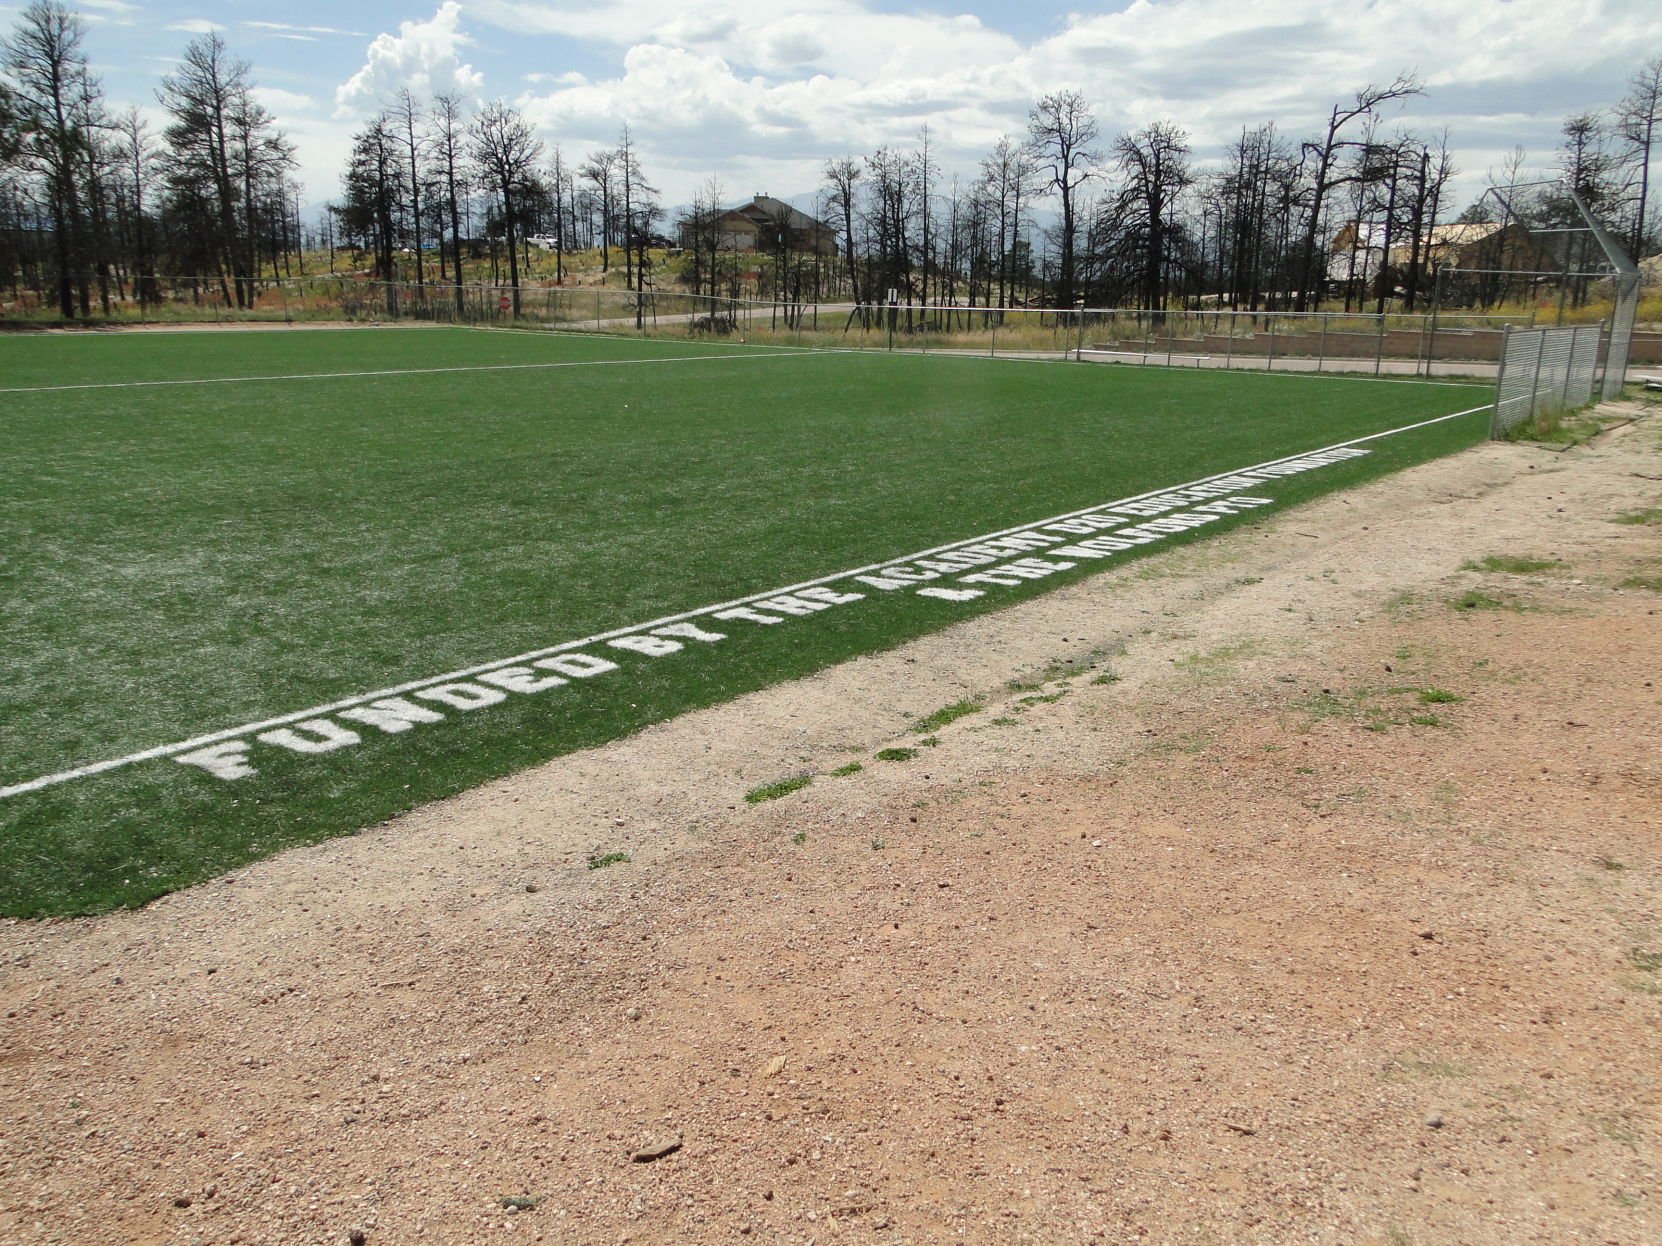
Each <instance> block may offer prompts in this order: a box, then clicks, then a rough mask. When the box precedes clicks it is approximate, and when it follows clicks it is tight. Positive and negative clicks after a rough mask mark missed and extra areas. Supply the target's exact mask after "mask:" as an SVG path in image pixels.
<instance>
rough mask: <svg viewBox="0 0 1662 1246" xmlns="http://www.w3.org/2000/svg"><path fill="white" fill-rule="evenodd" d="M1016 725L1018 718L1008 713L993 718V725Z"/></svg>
mask: <svg viewBox="0 0 1662 1246" xmlns="http://www.w3.org/2000/svg"><path fill="white" fill-rule="evenodd" d="M1015 725H1016V720H1015V719H1014V718H1011V717H1010V716H1009V715H1008V714H1000V715H999V716H998V717H997V718H995V719H993V720H992V726H994V727H1014V726H1015Z"/></svg>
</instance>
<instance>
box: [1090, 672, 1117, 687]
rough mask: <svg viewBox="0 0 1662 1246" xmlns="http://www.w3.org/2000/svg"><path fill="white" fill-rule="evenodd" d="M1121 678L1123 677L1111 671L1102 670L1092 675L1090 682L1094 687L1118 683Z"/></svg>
mask: <svg viewBox="0 0 1662 1246" xmlns="http://www.w3.org/2000/svg"><path fill="white" fill-rule="evenodd" d="M1122 678H1124V677H1123V676H1121V675H1116V674H1115V673H1114V672H1113V671H1103V672H1102V674H1100V675H1092V676H1091V683H1092V685H1093V686H1095V687H1107V686H1108V685H1109V684H1117V683H1119V681H1120V680H1121V679H1122Z"/></svg>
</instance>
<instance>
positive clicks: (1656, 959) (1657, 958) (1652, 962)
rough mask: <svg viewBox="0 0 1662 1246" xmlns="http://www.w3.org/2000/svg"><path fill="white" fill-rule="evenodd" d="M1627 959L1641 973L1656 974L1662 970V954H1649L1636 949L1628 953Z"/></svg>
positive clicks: (1642, 949)
mask: <svg viewBox="0 0 1662 1246" xmlns="http://www.w3.org/2000/svg"><path fill="white" fill-rule="evenodd" d="M1627 959H1628V963H1629V964H1631V965H1632V966H1633V967H1634V968H1635V969H1637V970H1638V971H1639V972H1640V973H1655V972H1656V971H1657V970H1658V969H1662V952H1648V951H1646V950H1645V949H1644V948H1637V947H1636V948H1633V949H1631V950H1630V951H1629V952H1628V954H1627Z"/></svg>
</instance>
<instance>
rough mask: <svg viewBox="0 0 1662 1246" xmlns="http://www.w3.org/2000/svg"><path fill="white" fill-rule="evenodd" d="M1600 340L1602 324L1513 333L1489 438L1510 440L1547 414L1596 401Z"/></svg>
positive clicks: (1503, 358)
mask: <svg viewBox="0 0 1662 1246" xmlns="http://www.w3.org/2000/svg"><path fill="white" fill-rule="evenodd" d="M1600 336H1601V335H1600V331H1599V328H1598V326H1596V325H1578V326H1576V327H1574V328H1566V329H1526V330H1522V331H1514V330H1508V331H1507V333H1506V336H1505V349H1504V350H1503V351H1502V352H1501V359H1500V374H1499V376H1498V377H1497V378H1496V380H1495V405H1494V411H1493V413H1492V414H1491V415H1490V417H1489V435H1490V436H1491V437H1495V438H1499V437H1504V436H1506V435H1507V434H1508V433H1510V432H1512V431H1513V430H1514V429H1516V428H1519V427H1521V426H1523V425H1527V424H1529V423H1531V422H1532V421H1534V420H1536V419H1538V418H1540V417H1542V416H1551V415H1557V414H1560V413H1562V412H1564V411H1572V410H1574V409H1575V408H1577V407H1582V406H1586V405H1587V404H1588V403H1589V402H1591V401H1592V400H1593V392H1594V382H1595V380H1596V378H1597V375H1598V364H1599V339H1600Z"/></svg>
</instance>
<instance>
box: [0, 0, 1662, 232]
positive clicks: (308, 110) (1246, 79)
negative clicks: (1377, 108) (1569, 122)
mask: <svg viewBox="0 0 1662 1246" xmlns="http://www.w3.org/2000/svg"><path fill="white" fill-rule="evenodd" d="M21 7H22V6H21V3H20V0H0V25H3V26H4V27H6V28H9V27H10V26H11V24H12V22H13V20H15V16H16V13H17V12H18V10H19V9H20V8H21ZM70 7H71V8H74V9H76V10H77V11H79V12H80V13H81V14H82V16H83V17H85V18H86V19H87V20H88V23H89V27H90V29H89V37H88V51H89V53H90V55H91V57H92V60H93V62H94V64H95V65H96V67H97V68H98V70H99V72H100V73H101V74H102V75H103V78H104V81H105V85H106V90H107V93H108V95H109V97H110V99H111V100H112V102H114V103H116V104H118V105H124V104H126V103H128V102H136V103H139V104H141V105H144V106H146V107H147V108H149V109H151V110H152V111H154V110H155V96H154V91H155V87H156V85H157V83H158V81H159V79H160V77H161V75H162V74H163V73H165V72H166V70H167V68H168V67H169V66H170V65H171V64H172V63H174V61H175V60H176V58H177V57H178V54H179V52H180V50H181V49H182V48H183V47H184V45H185V43H186V42H187V41H188V40H189V39H190V38H191V37H192V36H193V34H195V33H199V32H202V31H206V30H210V29H218V30H220V31H221V32H222V34H223V35H224V38H225V39H226V41H227V42H228V44H229V45H230V47H231V49H232V51H233V52H234V53H235V54H237V55H238V56H240V57H242V58H243V59H245V60H248V61H249V62H251V63H252V65H253V71H254V72H253V76H254V79H255V81H256V82H257V83H258V84H259V87H260V89H261V92H262V99H263V100H264V102H265V103H266V105H267V107H269V108H270V109H271V111H272V112H273V113H274V114H275V115H276V116H277V118H278V120H279V122H280V123H281V124H282V125H283V127H284V128H285V129H286V130H287V131H288V132H289V134H290V136H291V137H292V138H293V139H294V140H295V141H296V143H297V145H298V147H299V153H300V161H301V177H302V180H303V181H304V184H305V188H306V189H305V198H306V199H307V200H308V201H311V202H321V201H323V200H325V199H328V198H330V197H333V196H334V195H336V194H337V193H338V187H339V174H340V169H341V166H342V165H343V163H344V159H345V155H346V152H347V149H348V147H349V145H350V138H351V134H352V131H353V130H354V129H355V128H357V127H358V126H360V125H361V124H362V123H363V121H364V119H365V117H366V116H368V115H369V114H370V113H371V112H373V111H374V110H375V108H377V107H378V106H380V105H381V104H383V103H384V102H386V101H387V99H389V98H390V95H391V93H392V92H393V91H394V90H396V89H397V88H398V86H400V85H408V86H410V87H411V88H412V89H413V90H415V91H416V92H418V93H426V92H428V91H432V90H458V91H460V92H462V93H463V94H464V95H465V96H467V97H469V98H471V99H475V100H485V99H491V98H497V97H500V98H503V99H506V100H508V101H509V102H511V103H513V104H515V105H517V106H518V107H520V108H521V109H523V110H524V111H525V113H526V114H527V116H529V117H530V118H531V119H532V120H533V121H534V122H535V124H536V125H537V126H538V128H539V131H540V132H541V134H542V135H543V137H544V139H545V140H546V141H547V142H549V143H550V144H553V143H556V142H558V143H559V144H560V145H561V146H562V147H563V149H564V150H565V152H566V153H567V154H568V155H572V156H578V157H580V156H581V155H582V154H583V153H585V152H587V151H589V150H592V149H593V148H595V147H598V146H601V145H605V144H609V143H611V142H613V141H615V139H616V136H617V132H618V129H619V127H620V126H621V125H622V124H623V123H624V122H625V121H627V122H628V123H629V124H630V126H631V129H632V131H633V132H634V134H635V136H636V138H637V140H638V142H639V144H640V150H641V154H642V157H643V162H644V167H645V169H646V171H647V174H648V176H649V177H651V178H652V179H653V180H654V181H655V182H656V183H657V185H658V186H659V187H660V188H661V189H662V191H663V192H664V197H665V199H666V200H667V201H668V202H670V203H682V202H685V201H687V200H688V199H690V198H691V196H692V194H693V191H694V189H695V188H696V187H698V186H699V185H700V184H701V183H703V182H704V181H705V180H706V179H707V178H709V177H711V176H712V175H713V176H715V177H717V178H718V179H719V180H720V182H721V184H722V186H723V188H724V189H725V191H726V197H727V198H728V199H730V200H739V199H742V198H745V197H747V196H748V195H749V194H750V193H752V192H755V191H768V192H769V193H772V194H776V195H799V194H803V193H810V192H812V191H813V190H814V189H815V188H816V187H817V185H818V184H819V181H820V177H819V169H820V168H821V166H822V165H823V163H824V162H825V160H826V159H827V158H829V157H833V156H837V155H842V154H846V153H852V154H856V155H858V154H864V153H866V152H870V151H872V150H874V149H875V148H876V147H878V146H879V145H882V144H889V145H892V146H900V147H909V146H912V145H914V144H915V143H916V141H917V136H918V133H919V131H920V130H921V128H922V127H923V126H924V125H928V126H929V128H930V131H931V134H932V142H933V143H934V144H935V146H936V150H937V153H938V155H939V156H940V159H941V164H942V166H943V168H944V169H945V170H946V171H947V173H948V174H951V173H953V172H958V173H960V174H962V175H964V176H966V177H968V176H971V175H973V172H974V167H975V163H976V161H977V160H978V159H979V158H980V156H981V155H982V154H983V153H984V152H985V151H986V150H987V148H989V147H990V146H991V145H992V143H993V142H995V141H996V140H997V138H998V136H999V135H1000V134H1004V133H1009V134H1019V133H1020V132H1021V131H1022V128H1023V126H1024V123H1025V116H1026V112H1027V109H1028V107H1029V106H1030V105H1031V103H1032V101H1033V100H1034V99H1036V98H1037V97H1038V96H1039V95H1041V94H1043V93H1044V92H1046V91H1050V90H1055V89H1057V88H1060V87H1073V88H1078V89H1080V90H1082V91H1084V92H1085V93H1086V95H1087V96H1088V97H1089V98H1090V99H1091V100H1092V101H1093V103H1094V104H1095V106H1096V109H1097V112H1098V115H1099V117H1100V120H1101V123H1102V129H1103V132H1104V135H1105V136H1106V135H1111V134H1113V133H1114V132H1116V131H1117V130H1119V129H1121V128H1123V127H1129V126H1138V125H1142V124H1145V123H1147V122H1149V121H1154V120H1160V119H1171V120H1175V121H1176V122H1178V123H1179V124H1180V125H1182V126H1184V127H1186V128H1187V129H1188V130H1189V131H1190V132H1191V134H1192V136H1193V141H1194V147H1195V154H1196V157H1197V159H1198V160H1200V161H1202V162H1205V161H1207V160H1211V159H1215V158H1216V156H1217V154H1218V152H1219V150H1220V148H1221V146H1222V144H1224V143H1226V142H1227V141H1228V140H1229V139H1230V138H1231V137H1232V136H1233V135H1235V134H1237V133H1238V132H1239V130H1240V128H1241V127H1242V126H1243V125H1256V124H1258V123H1260V122H1263V121H1267V120H1274V121H1276V122H1278V123H1279V125H1280V126H1281V128H1282V130H1283V131H1284V132H1285V133H1287V134H1289V135H1291V136H1293V137H1295V138H1296V137H1301V136H1303V135H1305V134H1307V133H1310V132H1311V131H1313V130H1314V129H1315V128H1316V127H1317V126H1318V125H1319V124H1320V123H1321V122H1322V120H1323V119H1324V117H1325V114H1326V112H1327V110H1328V108H1330V107H1331V106H1332V104H1333V103H1334V102H1335V101H1337V100H1339V99H1341V98H1344V97H1345V96H1346V95H1348V94H1349V93H1350V92H1351V91H1353V90H1354V89H1355V88H1357V87H1359V86H1361V85H1363V84H1365V83H1367V82H1371V81H1384V80H1388V79H1389V78H1391V77H1393V76H1394V75H1395V74H1396V73H1397V72H1398V71H1399V70H1402V69H1413V70H1415V71H1416V72H1418V74H1419V75H1420V77H1421V78H1422V79H1423V80H1424V81H1425V82H1426V84H1427V88H1428V93H1427V95H1426V97H1425V98H1423V99H1420V100H1415V101H1411V102H1410V103H1409V104H1408V106H1407V107H1406V108H1404V109H1403V110H1401V111H1400V112H1396V113H1393V114H1392V115H1391V116H1390V117H1389V122H1390V124H1392V125H1396V124H1403V125H1408V126H1412V127H1413V128H1415V129H1417V130H1419V131H1420V132H1422V133H1425V134H1432V133H1435V132H1438V131H1440V130H1441V129H1442V128H1443V126H1444V125H1447V126H1448V127H1449V129H1450V139H1451V144H1452V146H1453V148H1454V150H1455V153H1456V162H1457V164H1458V165H1459V167H1460V169H1461V170H1462V178H1461V181H1460V184H1459V191H1460V196H1461V197H1463V198H1470V197H1471V196H1473V195H1475V193H1476V192H1477V191H1478V190H1479V189H1480V188H1481V185H1482V181H1483V174H1484V172H1485V170H1486V169H1488V168H1490V167H1492V166H1495V165H1498V163H1499V162H1500V160H1501V159H1502V158H1504V156H1505V155H1506V153H1507V152H1508V151H1510V150H1511V148H1512V147H1513V146H1515V145H1522V146H1524V147H1525V148H1526V149H1528V151H1529V153H1530V155H1531V156H1532V157H1534V162H1535V163H1536V164H1538V165H1539V164H1544V163H1546V162H1548V161H1549V160H1550V158H1551V149H1552V147H1553V146H1554V145H1555V143H1556V141H1557V129H1558V126H1559V125H1560V123H1561V122H1562V119H1563V117H1564V116H1565V115H1566V114H1567V113H1570V112H1572V111H1579V110H1583V109H1588V108H1593V107H1598V106H1601V105H1606V104H1610V103H1613V102H1615V101H1616V100H1617V99H1618V98H1619V97H1620V96H1621V95H1622V94H1623V92H1624V90H1625V86H1626V79H1627V77H1628V75H1629V74H1630V73H1631V72H1632V71H1633V70H1634V69H1636V68H1637V67H1638V65H1639V63H1640V62H1641V61H1643V60H1645V59H1647V58H1649V57H1652V56H1656V55H1662V24H1659V23H1658V22H1657V20H1656V18H1657V6H1656V0H1578V2H1577V3H1574V4H1565V3H1564V2H1563V0H1349V2H1347V3H1342V4H1341V3H1315V2H1313V0H1250V2H1249V0H1132V2H1129V3H1124V2H1119V0H1114V2H1110V3H1097V4H1078V5H1059V4H1050V3H1031V2H1030V3H1021V4H1001V3H994V2H992V0H914V2H907V0H773V2H771V3H770V2H767V0H763V2H761V3H758V2H757V0H420V2H417V0H353V2H351V3H347V2H344V0H338V2H336V3H322V2H320V0H290V2H288V3H282V4H277V3H271V2H270V0H70ZM157 115H158V118H159V113H158V114H157Z"/></svg>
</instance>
